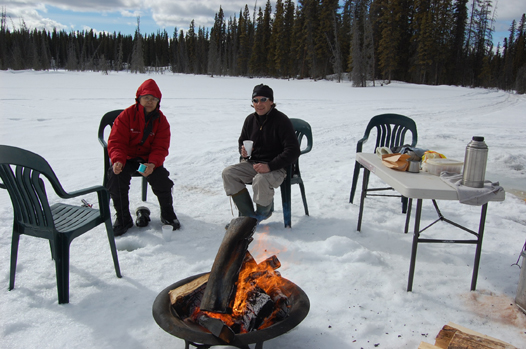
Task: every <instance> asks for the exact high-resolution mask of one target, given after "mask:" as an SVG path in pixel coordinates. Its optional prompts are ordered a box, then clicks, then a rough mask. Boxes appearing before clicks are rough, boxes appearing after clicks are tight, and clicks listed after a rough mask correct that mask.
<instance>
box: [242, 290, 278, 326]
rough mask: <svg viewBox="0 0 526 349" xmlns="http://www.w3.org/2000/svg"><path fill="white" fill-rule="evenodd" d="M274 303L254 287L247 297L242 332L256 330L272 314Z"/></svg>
mask: <svg viewBox="0 0 526 349" xmlns="http://www.w3.org/2000/svg"><path fill="white" fill-rule="evenodd" d="M273 310H274V302H273V301H272V299H271V298H270V296H269V295H268V294H266V293H265V292H264V291H263V290H262V289H260V288H259V287H256V288H255V289H253V290H251V291H250V292H249V294H248V296H247V301H246V309H245V312H244V314H243V317H242V326H243V327H242V332H250V331H254V330H256V329H257V328H258V327H259V325H261V323H262V322H263V320H264V319H265V318H266V317H267V316H269V315H270V314H272V311H273Z"/></svg>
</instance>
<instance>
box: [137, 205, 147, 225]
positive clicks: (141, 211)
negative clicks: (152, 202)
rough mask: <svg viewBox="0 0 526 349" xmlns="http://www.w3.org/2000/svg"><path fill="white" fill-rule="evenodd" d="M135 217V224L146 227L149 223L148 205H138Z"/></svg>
mask: <svg viewBox="0 0 526 349" xmlns="http://www.w3.org/2000/svg"><path fill="white" fill-rule="evenodd" d="M135 214H136V215H137V219H135V225H136V226H138V227H146V226H147V225H148V223H150V210H149V209H148V207H144V206H140V207H137V209H136V210H135Z"/></svg>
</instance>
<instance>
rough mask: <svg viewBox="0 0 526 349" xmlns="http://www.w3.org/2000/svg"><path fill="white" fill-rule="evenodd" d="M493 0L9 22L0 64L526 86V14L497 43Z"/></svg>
mask: <svg viewBox="0 0 526 349" xmlns="http://www.w3.org/2000/svg"><path fill="white" fill-rule="evenodd" d="M494 14H495V9H493V4H492V0H346V1H344V2H342V4H340V1H338V0H299V1H298V2H297V5H296V4H295V3H294V2H293V1H292V0H277V1H276V4H275V6H274V8H272V6H271V4H270V1H268V0H267V2H266V5H265V6H264V8H262V7H259V8H256V6H254V8H253V10H252V12H251V11H250V9H249V7H248V5H245V7H244V9H242V10H240V12H239V14H238V15H234V16H231V17H229V18H226V17H225V14H224V12H223V10H222V8H221V7H220V8H219V11H218V12H217V13H216V14H215V18H214V25H213V27H211V28H205V27H201V26H198V27H196V26H195V23H194V21H192V22H191V23H190V26H189V28H188V30H186V32H185V31H184V30H178V29H177V28H175V29H174V31H173V34H172V35H171V36H170V35H169V34H168V32H167V31H166V30H165V29H164V30H158V31H157V33H152V34H144V35H143V34H142V33H141V31H140V18H137V28H136V30H135V34H134V35H123V34H121V33H120V32H119V33H115V32H114V33H106V32H101V33H94V32H93V30H90V31H71V32H66V31H64V30H61V31H57V30H56V29H53V30H52V31H46V30H45V29H42V30H39V29H29V28H27V26H26V25H25V23H24V22H22V23H21V24H20V26H19V28H15V29H13V30H12V31H10V30H9V29H8V28H7V16H6V11H5V8H4V9H2V16H1V27H0V69H2V70H6V69H13V70H20V69H34V70H50V69H66V70H73V71H86V70H90V71H102V72H105V73H108V72H109V71H122V70H127V71H131V72H135V73H144V72H146V71H152V70H153V71H159V72H165V71H167V70H168V71H171V72H174V73H185V74H209V75H230V76H251V77H252V76H259V77H263V76H265V77H276V78H297V79H303V78H310V79H327V78H332V79H338V80H340V79H343V78H345V77H348V78H349V79H350V80H351V81H352V83H353V85H354V86H367V85H368V84H374V83H375V81H376V80H381V81H384V82H387V83H388V82H390V81H391V80H398V81H405V82H411V83H419V84H432V85H439V84H446V85H459V86H470V87H484V88H499V89H502V90H507V91H511V90H516V91H517V92H518V93H525V92H526V44H525V34H526V28H525V24H526V23H525V22H526V19H525V15H524V14H522V16H521V18H520V20H519V22H518V23H517V22H516V21H515V20H514V21H513V22H512V23H511V25H510V28H509V37H508V38H506V39H505V40H504V43H503V44H502V46H501V44H500V43H499V44H498V46H497V47H496V48H495V47H494V46H493V40H492V35H493V32H494V22H495V18H494Z"/></svg>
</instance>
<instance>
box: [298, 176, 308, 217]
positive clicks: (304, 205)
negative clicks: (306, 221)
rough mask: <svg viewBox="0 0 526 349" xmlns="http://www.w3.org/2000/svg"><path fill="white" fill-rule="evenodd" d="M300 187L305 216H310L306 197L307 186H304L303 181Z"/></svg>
mask: <svg viewBox="0 0 526 349" xmlns="http://www.w3.org/2000/svg"><path fill="white" fill-rule="evenodd" d="M298 184H299V185H300V191H301V199H302V200H303V208H304V209H305V215H306V216H308V215H309V206H307V196H305V186H304V185H303V181H301V182H299V183H298Z"/></svg>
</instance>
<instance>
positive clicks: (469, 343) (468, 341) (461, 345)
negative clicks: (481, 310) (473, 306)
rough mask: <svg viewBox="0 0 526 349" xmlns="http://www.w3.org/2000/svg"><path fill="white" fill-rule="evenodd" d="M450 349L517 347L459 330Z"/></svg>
mask: <svg viewBox="0 0 526 349" xmlns="http://www.w3.org/2000/svg"><path fill="white" fill-rule="evenodd" d="M448 349H517V348H515V347H514V346H513V345H510V344H506V343H502V342H500V341H495V340H492V339H488V338H484V337H479V336H474V335H471V334H467V333H464V332H460V331H457V333H455V335H454V336H453V338H452V339H451V342H449V345H448Z"/></svg>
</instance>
